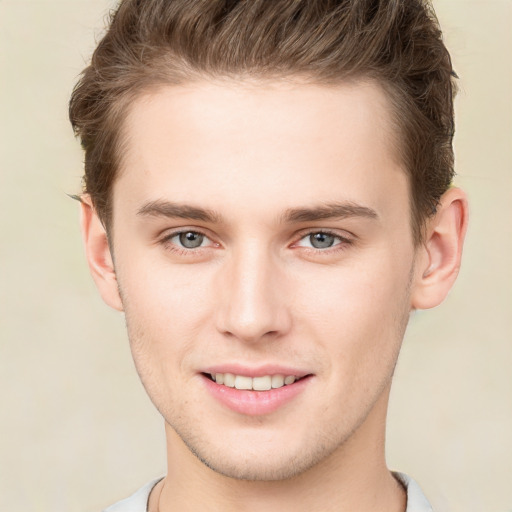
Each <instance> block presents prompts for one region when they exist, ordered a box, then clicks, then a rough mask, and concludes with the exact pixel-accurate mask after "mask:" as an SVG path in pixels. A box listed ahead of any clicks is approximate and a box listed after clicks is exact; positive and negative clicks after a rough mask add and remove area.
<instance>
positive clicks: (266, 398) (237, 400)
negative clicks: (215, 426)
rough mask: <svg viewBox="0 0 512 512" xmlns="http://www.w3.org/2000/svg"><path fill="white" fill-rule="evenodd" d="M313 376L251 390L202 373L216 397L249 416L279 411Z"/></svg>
mask: <svg viewBox="0 0 512 512" xmlns="http://www.w3.org/2000/svg"><path fill="white" fill-rule="evenodd" d="M311 378H312V376H311V375H308V376H307V377H303V378H302V379H300V380H298V381H296V382H294V383H293V384H289V385H287V386H283V387H280V388H276V389H269V390H268V391H251V390H245V389H236V388H230V387H228V386H224V385H222V384H217V383H216V382H214V381H213V380H211V379H210V378H208V377H206V376H205V375H202V379H203V381H204V384H205V386H206V388H207V390H208V391H209V392H210V393H211V394H212V395H213V397H214V398H215V399H217V400H218V401H219V402H221V403H222V404H223V405H225V406H227V407H228V408H229V409H231V410H232V411H235V412H238V413H240V414H245V415H248V416H261V415H263V414H270V413H272V412H274V411H277V409H279V408H281V407H283V406H284V405H286V404H288V403H289V402H291V401H292V400H293V399H294V398H295V397H296V396H297V395H299V394H300V393H302V392H303V391H304V390H305V388H306V386H308V384H309V383H310V381H311Z"/></svg>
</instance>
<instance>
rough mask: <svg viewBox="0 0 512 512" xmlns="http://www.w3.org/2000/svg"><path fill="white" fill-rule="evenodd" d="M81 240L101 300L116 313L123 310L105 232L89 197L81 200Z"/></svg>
mask: <svg viewBox="0 0 512 512" xmlns="http://www.w3.org/2000/svg"><path fill="white" fill-rule="evenodd" d="M80 224H81V229H82V239H83V242H84V247H85V254H86V258H87V262H88V264H89V269H90V271H91V274H92V277H93V279H94V282H95V283H96V286H97V287H98V290H99V292H100V294H101V296H102V298H103V300H104V301H105V302H106V303H107V304H108V305H109V306H110V307H112V308H114V309H117V310H118V311H122V310H123V304H122V302H121V297H120V294H119V287H118V283H117V278H116V273H115V269H114V261H113V258H112V254H111V252H110V247H109V244H108V238H107V232H106V231H105V227H104V226H103V224H102V222H101V220H100V219H99V217H98V215H97V213H96V210H95V208H94V206H93V204H92V201H91V199H90V197H89V196H87V195H85V196H83V197H82V198H81V219H80Z"/></svg>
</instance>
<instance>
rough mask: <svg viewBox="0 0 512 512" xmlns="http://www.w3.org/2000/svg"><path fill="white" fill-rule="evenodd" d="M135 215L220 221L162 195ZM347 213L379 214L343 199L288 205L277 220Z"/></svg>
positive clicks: (210, 212) (296, 220) (334, 216)
mask: <svg viewBox="0 0 512 512" xmlns="http://www.w3.org/2000/svg"><path fill="white" fill-rule="evenodd" d="M137 215H140V216H149V217H167V218H174V219H176V218H179V219H189V220H198V221H201V222H209V223H212V224H214V223H220V222H222V216H221V215H220V214H219V213H217V212H216V211H214V210H210V209H206V208H200V207H197V206H192V205H188V204H179V203H173V202H171V201H166V200H163V199H157V200H156V201H149V202H147V203H145V204H144V205H143V206H142V207H141V208H139V210H138V211H137ZM349 217H363V218H367V219H378V218H379V215H378V214H377V212H376V211H375V210H373V209H372V208H368V207H367V206H362V205H359V204H356V203H353V202H343V203H328V204H322V205H319V206H313V207H305V208H290V209H288V210H286V211H285V212H284V213H283V214H282V215H281V216H280V218H281V222H283V223H288V224H294V223H300V222H314V221H318V220H328V219H345V218H349Z"/></svg>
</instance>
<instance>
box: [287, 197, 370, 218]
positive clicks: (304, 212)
mask: <svg viewBox="0 0 512 512" xmlns="http://www.w3.org/2000/svg"><path fill="white" fill-rule="evenodd" d="M349 217H363V218H367V219H378V218H379V215H378V214H377V212H376V211H375V210H373V209H372V208H368V207H367V206H362V205H359V204H356V203H353V202H346V203H328V204H323V205H320V206H316V207H312V208H291V209H289V210H287V211H286V212H285V213H284V215H283V220H284V222H288V223H298V222H312V221H317V220H327V219H346V218H349Z"/></svg>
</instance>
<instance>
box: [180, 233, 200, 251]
mask: <svg viewBox="0 0 512 512" xmlns="http://www.w3.org/2000/svg"><path fill="white" fill-rule="evenodd" d="M203 240H204V235H201V234H200V233H195V232H194V231H187V232H186V233H180V244H181V245H182V246H183V247H186V248H187V249H194V248H196V247H200V246H201V244H202V243H203Z"/></svg>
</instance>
